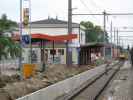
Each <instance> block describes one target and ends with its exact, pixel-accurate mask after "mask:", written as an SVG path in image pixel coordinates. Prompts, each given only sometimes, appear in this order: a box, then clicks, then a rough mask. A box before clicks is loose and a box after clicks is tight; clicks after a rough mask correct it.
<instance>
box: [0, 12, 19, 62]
mask: <svg viewBox="0 0 133 100" xmlns="http://www.w3.org/2000/svg"><path fill="white" fill-rule="evenodd" d="M16 27H17V23H16V22H14V21H11V20H8V19H7V16H6V15H5V14H3V15H2V17H1V19H0V60H1V59H2V57H5V58H7V57H8V56H9V55H10V56H11V57H15V56H19V55H20V51H21V50H20V46H19V44H18V43H16V42H15V41H13V40H12V39H11V37H8V36H5V35H4V33H5V32H10V33H11V32H12V31H13V30H14V29H15V28H16Z"/></svg>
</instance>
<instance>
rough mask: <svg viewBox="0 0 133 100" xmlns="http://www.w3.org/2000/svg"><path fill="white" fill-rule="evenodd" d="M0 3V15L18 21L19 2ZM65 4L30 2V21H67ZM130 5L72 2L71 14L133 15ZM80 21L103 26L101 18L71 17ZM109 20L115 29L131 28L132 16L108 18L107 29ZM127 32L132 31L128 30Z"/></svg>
mask: <svg viewBox="0 0 133 100" xmlns="http://www.w3.org/2000/svg"><path fill="white" fill-rule="evenodd" d="M0 1H1V3H0V15H1V14H3V13H6V14H7V15H8V17H9V18H10V19H12V20H15V21H19V1H20V0H0ZM67 2H68V0H31V6H32V7H31V10H32V12H31V13H32V15H31V17H32V21H35V20H40V19H46V18H48V16H50V17H53V18H55V17H56V16H58V18H59V19H62V20H67V9H68V8H67V4H68V3H67ZM132 4H133V0H73V8H77V9H75V10H74V11H73V13H102V12H103V11H104V10H106V11H107V12H108V13H111V12H113V13H117V12H121V13H127V12H129V13H133V6H132ZM82 20H90V21H92V22H94V23H95V24H98V25H101V26H103V17H102V16H101V17H100V16H73V21H75V22H80V21H82ZM111 20H112V21H113V26H115V27H124V26H127V27H133V16H123V17H118V16H111V17H108V20H107V27H110V22H111ZM127 30H133V29H131V28H130V29H127ZM120 35H129V36H130V35H132V33H120ZM132 36H133V35H132ZM123 39H124V38H123ZM130 39H131V38H130ZM132 40H133V39H132ZM128 43H129V41H128V40H125V41H124V44H125V45H126V44H128ZM131 43H133V41H132V42H131V41H130V44H131Z"/></svg>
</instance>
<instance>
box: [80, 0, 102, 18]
mask: <svg viewBox="0 0 133 100" xmlns="http://www.w3.org/2000/svg"><path fill="white" fill-rule="evenodd" d="M80 2H81V3H82V4H83V5H84V6H85V7H86V8H87V9H88V11H89V12H90V13H92V11H91V10H90V9H89V7H88V6H87V5H86V3H85V2H84V1H83V0H80ZM91 16H92V17H93V18H95V19H96V20H97V21H99V20H98V19H97V18H96V17H95V15H91Z"/></svg>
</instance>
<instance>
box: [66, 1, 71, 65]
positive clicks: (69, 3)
mask: <svg viewBox="0 0 133 100" xmlns="http://www.w3.org/2000/svg"><path fill="white" fill-rule="evenodd" d="M68 34H72V0H68ZM70 43H71V41H67V44H66V63H67V65H68V66H70V65H72V50H71V48H70V47H69V44H70Z"/></svg>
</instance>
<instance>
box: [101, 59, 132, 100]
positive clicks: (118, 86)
mask: <svg viewBox="0 0 133 100" xmlns="http://www.w3.org/2000/svg"><path fill="white" fill-rule="evenodd" d="M99 100H133V68H131V65H130V62H129V61H126V62H125V64H124V66H123V67H121V68H120V71H119V72H118V73H117V74H116V75H115V77H114V78H113V80H112V82H110V84H109V85H108V87H107V88H106V90H105V91H104V92H103V94H102V96H101V97H100V98H99Z"/></svg>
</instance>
